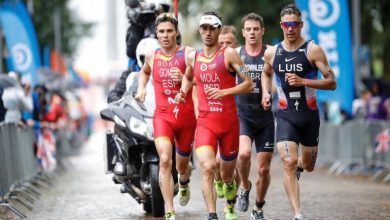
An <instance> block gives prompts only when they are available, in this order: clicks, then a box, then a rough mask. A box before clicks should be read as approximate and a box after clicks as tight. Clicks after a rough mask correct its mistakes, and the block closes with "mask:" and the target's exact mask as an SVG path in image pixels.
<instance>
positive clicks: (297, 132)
mask: <svg viewBox="0 0 390 220" xmlns="http://www.w3.org/2000/svg"><path fill="white" fill-rule="evenodd" d="M319 130H320V118H319V115H318V112H317V111H315V112H310V113H309V114H306V115H304V116H303V115H302V114H301V115H294V114H291V115H288V114H283V113H281V112H280V110H279V112H278V114H277V117H276V142H277V143H278V142H281V141H293V142H295V143H297V144H299V143H300V144H302V145H305V146H308V147H315V146H318V136H319Z"/></svg>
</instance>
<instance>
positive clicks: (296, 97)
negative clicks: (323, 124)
mask: <svg viewBox="0 0 390 220" xmlns="http://www.w3.org/2000/svg"><path fill="white" fill-rule="evenodd" d="M309 43H310V41H306V42H305V43H304V44H303V45H302V46H300V47H299V48H298V49H296V50H294V51H287V50H286V49H284V48H283V46H282V43H279V44H278V45H277V48H276V51H275V57H274V63H273V69H274V71H275V76H276V77H275V79H276V86H277V90H278V96H279V112H289V113H296V114H304V113H307V112H313V111H315V112H317V111H318V110H317V98H316V93H315V89H313V88H310V87H307V86H300V87H296V86H290V85H289V84H288V82H287V81H286V73H295V74H296V75H298V76H299V77H302V78H305V79H317V77H318V69H317V67H315V66H314V65H312V64H311V63H310V61H309V60H308V58H307V47H308V45H309Z"/></svg>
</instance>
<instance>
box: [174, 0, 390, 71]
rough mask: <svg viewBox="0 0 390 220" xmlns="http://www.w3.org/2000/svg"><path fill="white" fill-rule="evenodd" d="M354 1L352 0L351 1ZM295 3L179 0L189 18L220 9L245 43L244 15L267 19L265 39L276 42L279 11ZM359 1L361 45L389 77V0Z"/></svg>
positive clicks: (282, 0)
mask: <svg viewBox="0 0 390 220" xmlns="http://www.w3.org/2000/svg"><path fill="white" fill-rule="evenodd" d="M351 1H352V0H349V3H351ZM293 2H294V1H293V0H261V1H260V0H240V1H236V0H219V1H216V0H213V1H208V0H197V1H190V0H180V1H179V10H180V12H181V14H182V15H183V16H184V17H190V18H193V17H194V16H195V15H196V14H202V13H203V12H205V11H208V10H215V11H217V12H218V13H219V14H220V15H221V16H222V19H223V20H222V22H223V23H224V24H228V25H234V26H235V27H236V28H237V30H238V37H239V40H240V42H241V43H243V38H242V35H241V34H240V33H241V31H240V29H241V28H242V24H241V18H242V17H243V16H244V15H246V14H248V13H250V12H255V13H257V14H260V15H261V16H263V18H264V26H265V29H266V31H265V35H264V38H263V42H264V43H267V44H274V43H276V42H278V41H280V40H281V39H282V38H283V36H282V31H281V29H280V26H279V21H280V17H279V13H280V10H281V9H282V7H283V6H285V5H287V4H289V3H293ZM360 3H361V30H362V34H361V35H362V36H361V37H362V44H365V45H368V46H369V48H370V50H371V54H372V60H371V63H373V62H374V61H377V60H380V61H381V63H383V68H382V69H383V76H384V77H385V78H388V79H390V62H387V61H388V60H390V13H389V12H390V1H389V0H361V1H360ZM194 5H195V6H194ZM350 5H351V4H350ZM351 24H352V22H351Z"/></svg>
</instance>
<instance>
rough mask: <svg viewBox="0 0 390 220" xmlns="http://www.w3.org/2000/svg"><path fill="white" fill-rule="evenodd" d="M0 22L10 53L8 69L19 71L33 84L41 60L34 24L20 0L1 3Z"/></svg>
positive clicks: (35, 81) (36, 79) (35, 80)
mask: <svg viewBox="0 0 390 220" xmlns="http://www.w3.org/2000/svg"><path fill="white" fill-rule="evenodd" d="M0 22H1V27H2V28H3V32H4V35H5V40H6V46H7V49H8V51H9V54H10V58H9V59H8V60H7V67H8V69H9V70H12V71H18V72H20V73H21V74H22V76H23V77H27V78H29V79H30V81H31V84H32V86H34V85H35V84H36V83H37V81H38V78H37V70H38V68H39V67H40V66H41V60H40V53H39V47H38V40H37V37H36V33H35V30H34V26H33V24H32V21H31V17H30V15H29V14H28V12H27V9H26V7H25V5H24V4H23V3H22V1H19V0H17V1H15V0H14V1H5V2H4V3H2V4H1V6H0Z"/></svg>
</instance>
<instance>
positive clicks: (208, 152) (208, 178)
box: [196, 146, 217, 213]
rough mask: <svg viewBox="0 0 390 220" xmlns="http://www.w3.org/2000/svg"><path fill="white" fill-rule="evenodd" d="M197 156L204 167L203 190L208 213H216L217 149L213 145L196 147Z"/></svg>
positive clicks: (202, 167)
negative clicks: (215, 179) (215, 178)
mask: <svg viewBox="0 0 390 220" xmlns="http://www.w3.org/2000/svg"><path fill="white" fill-rule="evenodd" d="M196 156H197V158H198V161H199V164H200V167H201V169H202V190H203V196H204V199H205V202H206V207H207V211H208V213H216V196H215V191H214V175H215V170H216V169H217V166H216V160H215V151H214V148H213V147H211V146H199V147H197V148H196Z"/></svg>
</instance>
